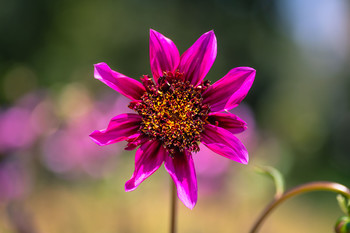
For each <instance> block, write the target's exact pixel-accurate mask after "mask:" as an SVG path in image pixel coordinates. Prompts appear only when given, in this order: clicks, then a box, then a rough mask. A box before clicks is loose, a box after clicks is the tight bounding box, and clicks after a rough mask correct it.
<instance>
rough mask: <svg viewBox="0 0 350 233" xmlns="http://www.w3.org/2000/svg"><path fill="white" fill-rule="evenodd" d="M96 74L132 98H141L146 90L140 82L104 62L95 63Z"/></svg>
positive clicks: (105, 82)
mask: <svg viewBox="0 0 350 233" xmlns="http://www.w3.org/2000/svg"><path fill="white" fill-rule="evenodd" d="M94 76H95V78H96V79H98V80H100V81H101V82H103V83H104V84H106V85H107V86H109V87H110V88H112V89H114V90H116V91H118V92H119V93H120V94H122V95H124V96H126V97H128V98H129V99H131V100H139V99H141V96H142V95H143V93H144V92H145V91H146V90H145V88H144V86H143V85H142V84H141V83H140V82H138V81H136V80H134V79H132V78H129V77H127V76H125V75H123V74H121V73H118V72H116V71H114V70H112V69H111V68H109V66H108V65H107V64H106V63H104V62H101V63H98V64H95V72H94Z"/></svg>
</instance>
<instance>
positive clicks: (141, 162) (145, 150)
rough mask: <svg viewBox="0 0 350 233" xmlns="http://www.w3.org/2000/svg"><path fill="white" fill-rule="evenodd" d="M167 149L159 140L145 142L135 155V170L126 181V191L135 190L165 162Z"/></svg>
mask: <svg viewBox="0 0 350 233" xmlns="http://www.w3.org/2000/svg"><path fill="white" fill-rule="evenodd" d="M165 156H166V151H165V149H164V148H163V147H162V146H161V144H160V143H159V142H157V141H148V142H146V143H144V144H143V145H142V146H141V147H140V148H139V149H138V150H137V151H136V155H135V171H134V173H133V175H132V177H131V179H130V180H128V181H127V182H126V183H125V191H127V192H129V191H132V190H135V189H136V188H137V186H138V185H139V184H141V183H142V182H143V181H144V180H145V179H147V178H148V177H149V176H150V175H152V174H153V173H154V172H155V171H156V170H158V168H159V167H160V166H161V165H162V163H163V162H164V157H165Z"/></svg>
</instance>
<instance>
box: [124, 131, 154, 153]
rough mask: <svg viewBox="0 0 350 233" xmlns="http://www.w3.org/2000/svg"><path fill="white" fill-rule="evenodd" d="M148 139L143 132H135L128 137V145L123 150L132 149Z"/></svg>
mask: <svg viewBox="0 0 350 233" xmlns="http://www.w3.org/2000/svg"><path fill="white" fill-rule="evenodd" d="M148 140H149V139H148V137H147V136H146V135H144V134H143V133H137V134H134V135H132V136H131V137H129V138H128V140H127V141H128V145H127V146H126V147H125V148H124V150H134V149H135V148H136V147H138V146H139V145H141V144H143V143H145V142H147V141H148Z"/></svg>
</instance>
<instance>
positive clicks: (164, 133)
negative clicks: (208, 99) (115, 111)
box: [129, 72, 210, 155]
mask: <svg viewBox="0 0 350 233" xmlns="http://www.w3.org/2000/svg"><path fill="white" fill-rule="evenodd" d="M141 80H142V82H143V85H144V86H145V88H146V92H145V94H144V95H143V96H142V97H141V101H140V102H132V103H131V104H130V105H129V107H130V108H132V109H134V110H135V111H137V112H138V114H139V115H140V116H142V123H141V127H140V131H141V132H142V133H144V134H145V135H147V136H148V137H149V138H150V139H152V140H158V141H160V142H161V143H162V144H163V147H164V148H166V149H167V150H168V151H169V153H170V154H171V155H173V154H174V153H176V152H178V151H180V152H182V151H184V150H187V151H190V152H198V151H199V146H198V144H199V142H200V139H201V132H202V131H203V125H204V124H206V121H207V118H208V113H209V106H208V105H207V104H203V103H202V101H203V98H202V93H203V92H204V91H205V90H206V89H207V88H208V87H209V85H210V83H209V81H206V82H204V83H202V84H200V85H198V86H196V87H194V86H193V85H191V84H190V83H189V82H188V81H186V82H184V81H183V79H182V74H181V73H179V72H175V73H172V72H164V75H163V77H160V78H159V80H158V85H155V84H154V82H153V81H152V79H151V78H150V77H149V76H145V75H144V76H143V78H141Z"/></svg>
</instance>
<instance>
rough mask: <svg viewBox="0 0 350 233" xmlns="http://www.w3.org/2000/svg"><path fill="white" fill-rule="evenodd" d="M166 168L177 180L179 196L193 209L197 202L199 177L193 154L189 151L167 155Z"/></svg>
mask: <svg viewBox="0 0 350 233" xmlns="http://www.w3.org/2000/svg"><path fill="white" fill-rule="evenodd" d="M164 165H165V169H166V170H167V171H168V173H169V174H170V176H171V178H172V179H173V181H174V182H175V185H176V189H177V196H178V197H179V199H180V200H181V201H182V202H183V203H184V204H185V206H186V207H188V208H190V209H193V207H194V206H195V205H196V203H197V178H196V171H195V168H194V164H193V160H192V155H191V154H190V153H189V152H186V153H178V154H175V155H174V157H173V158H172V157H170V156H166V157H165V163H164Z"/></svg>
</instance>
